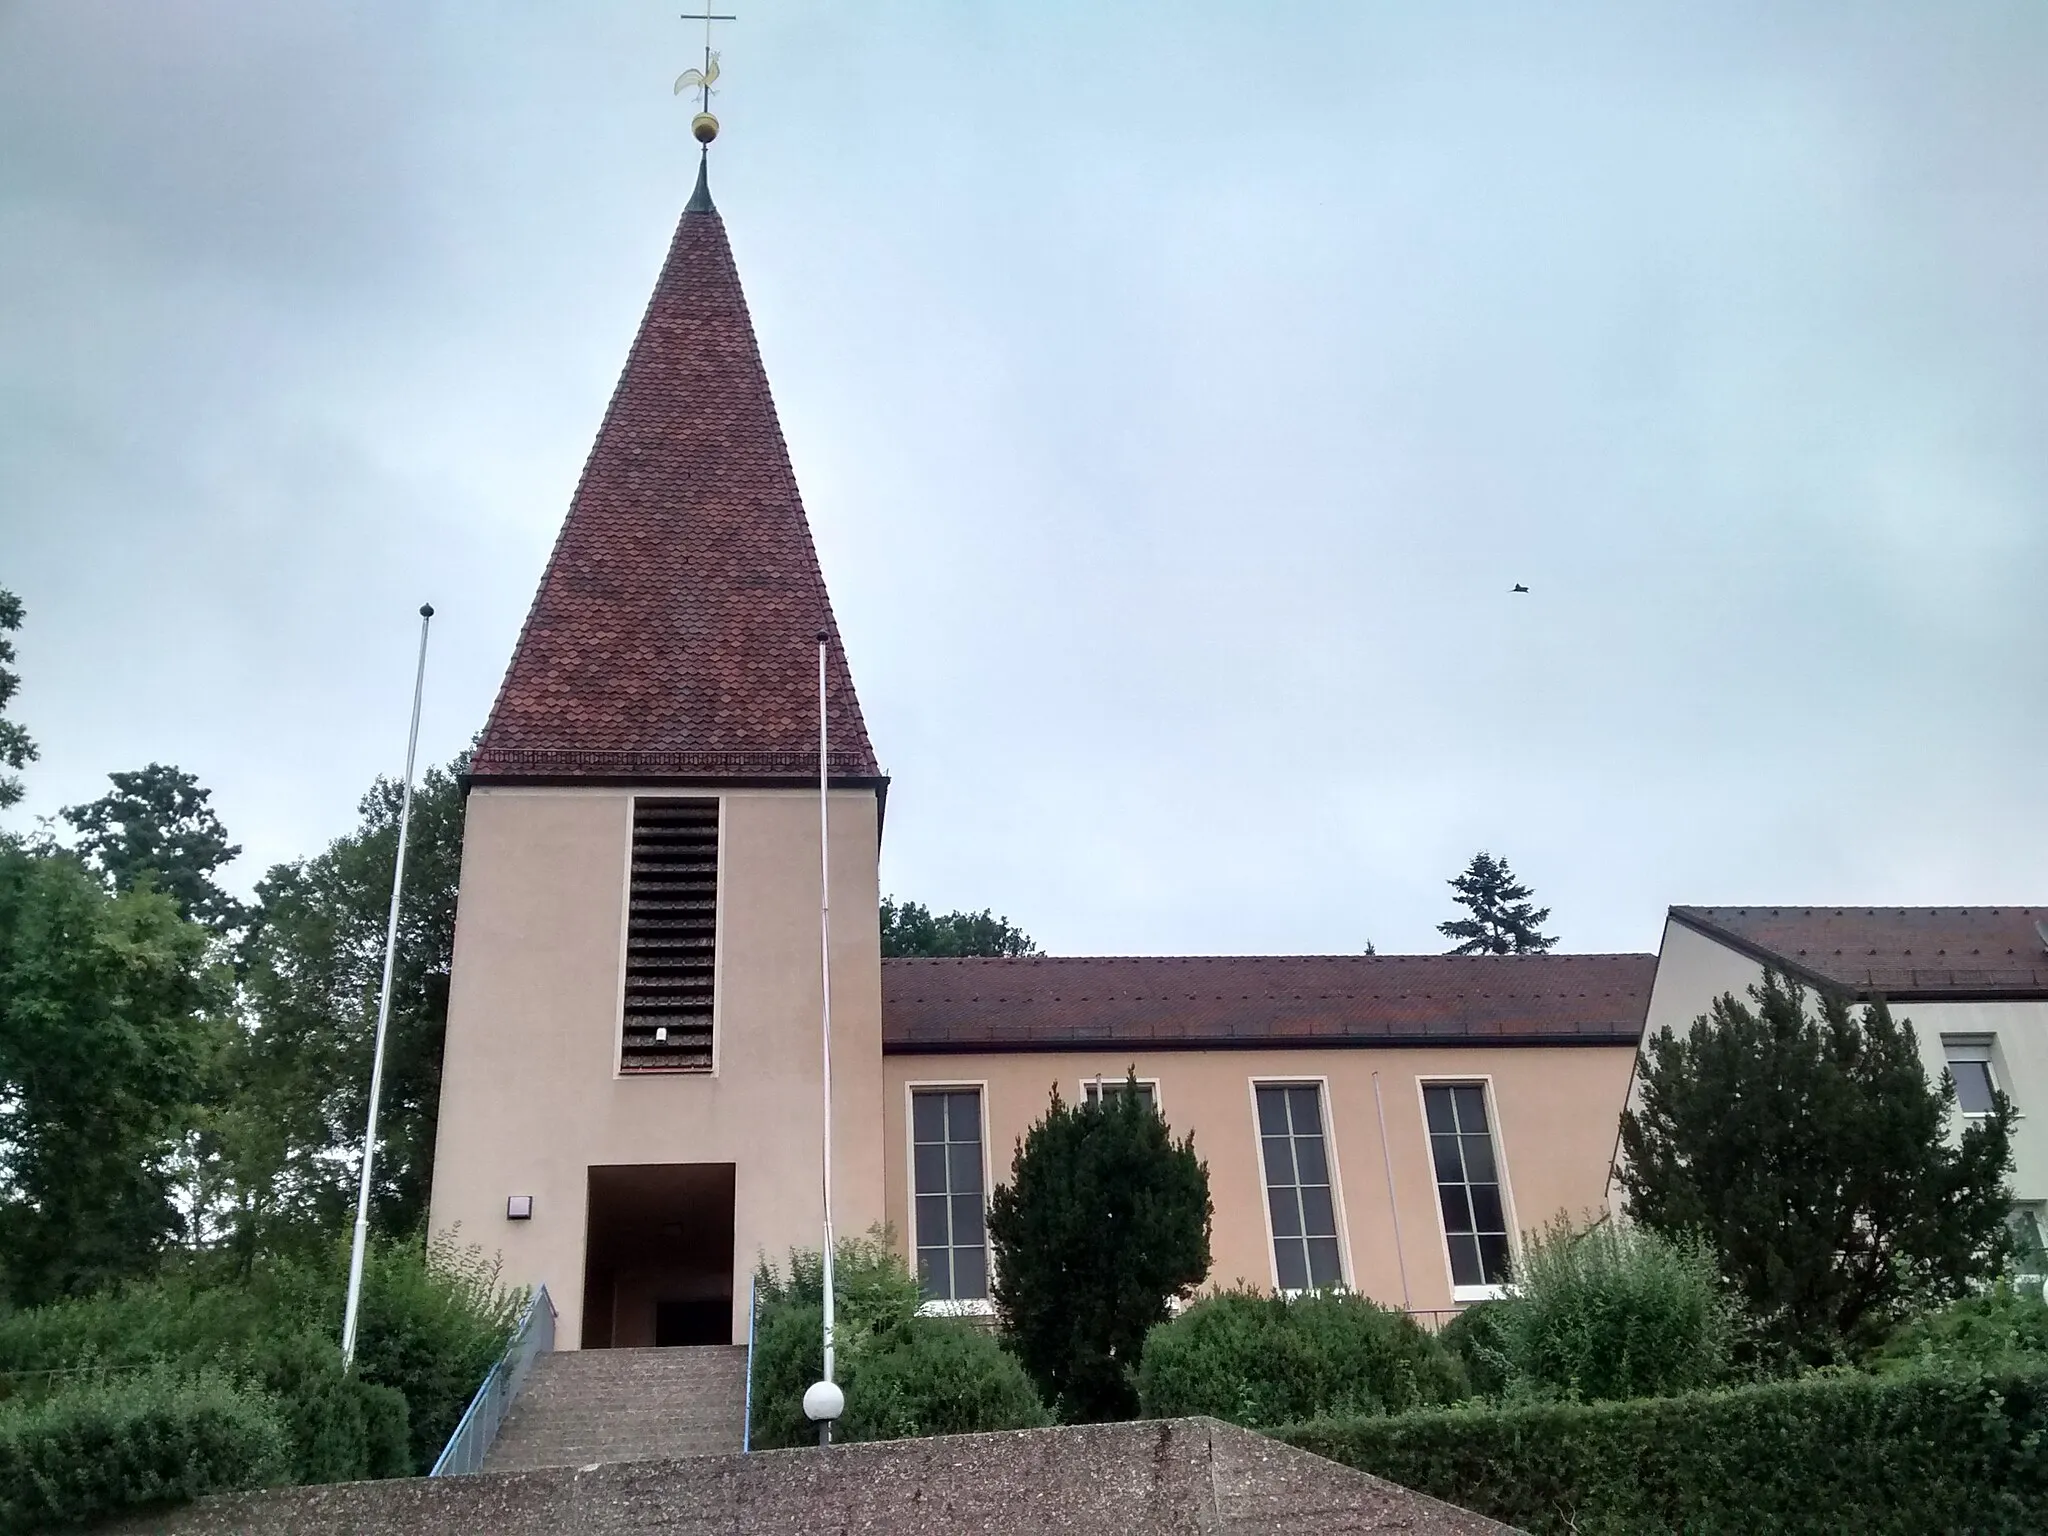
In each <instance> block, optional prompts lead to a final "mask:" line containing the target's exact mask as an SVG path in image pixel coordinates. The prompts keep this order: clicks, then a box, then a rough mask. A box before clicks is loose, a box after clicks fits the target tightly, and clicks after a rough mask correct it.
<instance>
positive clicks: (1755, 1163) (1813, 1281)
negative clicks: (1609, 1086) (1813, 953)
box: [1616, 973, 2012, 1363]
mask: <svg viewBox="0 0 2048 1536" xmlns="http://www.w3.org/2000/svg"><path fill="white" fill-rule="evenodd" d="M1640 1081H1641V1100H1640V1105H1639V1107H1637V1108H1635V1109H1632V1110H1630V1111H1628V1112H1627V1113H1626V1114H1624V1115H1623V1117H1622V1127H1621V1147H1622V1160H1621V1164H1620V1166H1619V1167H1618V1169H1617V1170H1616V1172H1617V1175H1618V1177H1619V1180H1620V1183H1621V1186H1622V1188H1623V1189H1624V1190H1625V1191H1626V1192H1627V1196H1628V1210H1629V1214H1630V1215H1631V1217H1632V1218H1633V1219H1635V1220H1636V1221H1639V1222H1641V1223H1642V1224H1643V1225H1644V1226H1647V1227H1650V1228H1652V1229H1654V1230H1656V1231H1658V1232H1661V1233H1663V1234H1665V1235H1667V1236H1670V1237H1674V1238H1683V1237H1686V1236H1689V1235H1692V1234H1697V1235H1698V1236H1700V1237H1702V1238H1704V1239H1705V1240H1706V1241H1707V1242H1708V1243H1709V1244H1710V1245H1712V1247H1713V1249H1714V1251H1715V1253H1716V1254H1717V1255H1718V1258H1719V1263H1720V1267H1721V1273H1722V1276H1723V1278H1724V1279H1725V1280H1726V1282H1727V1283H1728V1285H1729V1286H1730V1287H1731V1289H1732V1290H1733V1291H1734V1292H1735V1293H1736V1294H1737V1295H1738V1296H1739V1297H1741V1299H1742V1301H1743V1303H1744V1305H1745V1307H1746V1309H1747V1310H1748V1312H1749V1313H1750V1315H1751V1317H1752V1318H1753V1319H1754V1320H1755V1326H1756V1328H1757V1330H1758V1339H1759V1342H1760V1343H1761V1345H1762V1346H1763V1348H1764V1349H1765V1351H1766V1353H1767V1354H1768V1355H1770V1356H1772V1357H1775V1358H1776V1359H1777V1360H1779V1361H1784V1362H1806V1363H1824V1362H1827V1361H1830V1360H1835V1359H1840V1358H1843V1357H1844V1356H1849V1355H1854V1354H1855V1353H1857V1352H1858V1351H1860V1350H1862V1349H1864V1348H1867V1347H1869V1346H1871V1345H1874V1344H1876V1343H1878V1342H1880V1341H1881V1340H1882V1338H1883V1336H1884V1335H1885V1333H1886V1332H1887V1331H1888V1330H1889V1329H1890V1328H1891V1327H1892V1326H1893V1325H1894V1324H1895V1323H1896V1322H1897V1321H1898V1320H1899V1319H1900V1318H1902V1317H1903V1316H1905V1315H1906V1314H1907V1313H1909V1312H1911V1311H1914V1310H1917V1309H1920V1308H1924V1307H1928V1306H1932V1305H1938V1304H1940V1303H1942V1302H1945V1301H1948V1300H1952V1299H1954V1298H1955V1297H1958V1296H1961V1295H1963V1294H1965V1293H1966V1292H1967V1291H1969V1290H1970V1289H1971V1288H1972V1287H1973V1286H1975V1285H1977V1284H1979V1283H1981V1282H1983V1281H1985V1280H1988V1279H1990V1278H1991V1277H1992V1276H1994V1275H1996V1274H1997V1273H1998V1270H1999V1266H2000V1263H2001V1260H2002V1258H2003V1255H2004V1250H2005V1247H2006V1244H2007V1242H2008V1236H2007V1230H2006V1221H2007V1217H2008V1215H2009V1214H2010V1212H2011V1210H2012V1194H2011V1191H2010V1189H2009V1188H2008V1187H2007V1184H2006V1174H2007V1172H2008V1171H2009V1169H2010V1168H2011V1150H2010V1139H2011V1118H2012V1111H2011V1106H2010V1105H2009V1104H2008V1103H2007V1102H2006V1101H2005V1099H2004V1097H2003V1095H2000V1096H1999V1097H1998V1098H1997V1100H1996V1101H1995V1108H1994V1110H1993V1112H1992V1113H1991V1114H1989V1115H1987V1116H1985V1117H1984V1118H1982V1119H1981V1120H1974V1121H1973V1123H1971V1124H1970V1125H1968V1126H1967V1127H1965V1128H1964V1130H1963V1132H1962V1135H1961V1136H1960V1138H1957V1139H1955V1140H1951V1139H1950V1137H1949V1135H1948V1122H1949V1115H1950V1113H1951V1112H1952V1111H1953V1110H1954V1108H1955V1085H1954V1082H1953V1081H1952V1080H1951V1079H1950V1078H1949V1076H1948V1074H1947V1073H1943V1074H1942V1077H1941V1081H1940V1082H1939V1083H1938V1084H1930V1083H1929V1082H1928V1081H1927V1076H1926V1073H1925V1071H1924V1069H1923V1068H1922V1067H1921V1064H1920V1054H1919V1050H1918V1047H1917V1046H1916V1044H1915V1042H1914V1037H1913V1027H1912V1025H1911V1024H1910V1023H1909V1022H1907V1021H1905V1020H1902V1019H1899V1020H1895V1019H1894V1018H1893V1017H1892V1015H1891V1012H1890V1010H1888V1009H1887V1008H1886V1007H1885V1006H1884V1004H1882V1003H1874V1004H1872V1005H1870V1006H1869V1007H1867V1008H1865V1009H1864V1011H1863V1015H1862V1017H1861V1018H1860V1019H1858V1018H1855V1017H1853V1016H1852V1015H1851V1013H1850V1009H1849V1005H1848V1003H1847V1002H1846V1001H1845V1000H1844V999H1843V998H1841V997H1839V996H1833V995H1823V996H1821V997H1820V998H1819V999H1818V1000H1817V1006H1815V1007H1812V1008H1809V1007H1808V1006H1807V998H1806V994H1805V993H1804V991H1803V990H1802V989H1801V988H1800V987H1798V986H1797V985H1795V984H1793V983H1790V982H1787V981H1786V980H1784V979H1783V978H1781V977H1779V976H1777V975H1774V974H1770V973H1766V975H1765V977H1764V980H1763V984H1762V985H1761V986H1757V987H1752V988H1751V989H1750V1001H1749V1002H1746V1003H1745V1002H1742V1001H1739V1000H1738V999H1736V998H1735V997H1734V996H1733V995H1732V994H1731V995H1726V996H1723V997H1721V998H1720V999H1719V1000H1717V1001H1716V1002H1715V1003H1714V1005H1713V1011H1712V1012H1711V1013H1709V1014H1707V1015H1706V1016H1704V1017H1702V1018H1700V1019H1699V1020H1698V1021H1697V1022H1695V1023H1694V1025H1693V1027H1692V1029H1691V1031H1690V1032H1689V1033H1688V1034H1686V1035H1684V1036H1682V1037H1681V1036H1677V1035H1674V1034H1673V1033H1672V1031H1671V1030H1670V1029H1668V1028H1666V1029H1664V1030H1662V1031H1660V1032H1659V1033H1658V1034H1657V1035H1656V1036H1655V1037H1653V1038H1652V1039H1651V1040H1650V1042H1649V1045H1648V1051H1647V1054H1646V1059H1645V1061H1644V1063H1643V1065H1642V1068H1641V1073H1640Z"/></svg>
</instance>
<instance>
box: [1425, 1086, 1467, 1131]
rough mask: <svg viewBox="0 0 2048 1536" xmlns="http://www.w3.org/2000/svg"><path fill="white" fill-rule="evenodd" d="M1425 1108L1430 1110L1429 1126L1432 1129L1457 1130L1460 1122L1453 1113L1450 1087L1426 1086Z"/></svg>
mask: <svg viewBox="0 0 2048 1536" xmlns="http://www.w3.org/2000/svg"><path fill="white" fill-rule="evenodd" d="M1422 1104H1423V1108H1424V1109H1426V1110H1427V1111H1428V1112H1429V1128H1430V1129H1431V1130H1432V1131H1456V1130H1457V1128H1458V1122H1457V1121H1456V1120H1455V1119H1454V1118H1453V1117H1452V1114H1451V1090H1450V1089H1448V1088H1424V1089H1423V1090H1422Z"/></svg>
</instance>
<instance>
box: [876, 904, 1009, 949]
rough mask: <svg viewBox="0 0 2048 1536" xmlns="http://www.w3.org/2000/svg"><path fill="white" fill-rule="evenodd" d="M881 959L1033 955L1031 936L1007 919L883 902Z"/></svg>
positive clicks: (984, 913)
mask: <svg viewBox="0 0 2048 1536" xmlns="http://www.w3.org/2000/svg"><path fill="white" fill-rule="evenodd" d="M882 953H883V954H884V955H890V956H893V955H931V956H938V957H942V958H944V957H951V956H955V955H998V956H1003V955H1035V954H1037V953H1038V946H1037V945H1036V944H1034V943H1032V942H1031V936H1030V935H1029V934H1027V933H1026V932H1024V930H1023V929H1021V928H1019V927H1017V926H1016V925H1015V924H1013V923H1012V922H1011V921H1010V920H1009V919H1008V918H1006V917H997V916H996V915H995V914H994V913H993V912H991V911H989V910H987V909H986V908H984V909H983V910H982V911H980V912H947V913H945V914H943V915H940V914H937V913H933V912H930V911H927V910H926V908H925V907H924V905H923V904H922V903H920V902H915V901H905V902H898V901H897V900H896V899H895V898H894V897H891V896H885V897H883V898H882Z"/></svg>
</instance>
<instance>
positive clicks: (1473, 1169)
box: [1458, 1135, 1500, 1184]
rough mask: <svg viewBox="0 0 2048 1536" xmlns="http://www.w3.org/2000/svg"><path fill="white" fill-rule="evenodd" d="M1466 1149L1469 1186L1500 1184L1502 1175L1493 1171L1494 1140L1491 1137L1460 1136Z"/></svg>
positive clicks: (1466, 1176) (1466, 1171)
mask: <svg viewBox="0 0 2048 1536" xmlns="http://www.w3.org/2000/svg"><path fill="white" fill-rule="evenodd" d="M1458 1140H1459V1141H1460V1142H1462V1143H1463V1144H1464V1147H1465V1181H1466V1182H1467V1183H1468V1184H1498V1183H1499V1182H1500V1175H1499V1174H1497V1173H1495V1172H1494V1170H1493V1138H1492V1137H1491V1136H1470V1135H1467V1136H1460V1137H1459V1138H1458Z"/></svg>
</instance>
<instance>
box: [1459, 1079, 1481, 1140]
mask: <svg viewBox="0 0 2048 1536" xmlns="http://www.w3.org/2000/svg"><path fill="white" fill-rule="evenodd" d="M1451 1093H1452V1095H1453V1096H1454V1097H1455V1098H1456V1099H1457V1103H1458V1129H1459V1130H1461V1131H1479V1132H1482V1133H1483V1132H1484V1131H1485V1130H1486V1090H1485V1089H1484V1088H1482V1087H1480V1086H1479V1085H1478V1084H1477V1083H1470V1084H1461V1085H1460V1086H1458V1087H1456V1088H1453V1089H1452V1090H1451Z"/></svg>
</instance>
